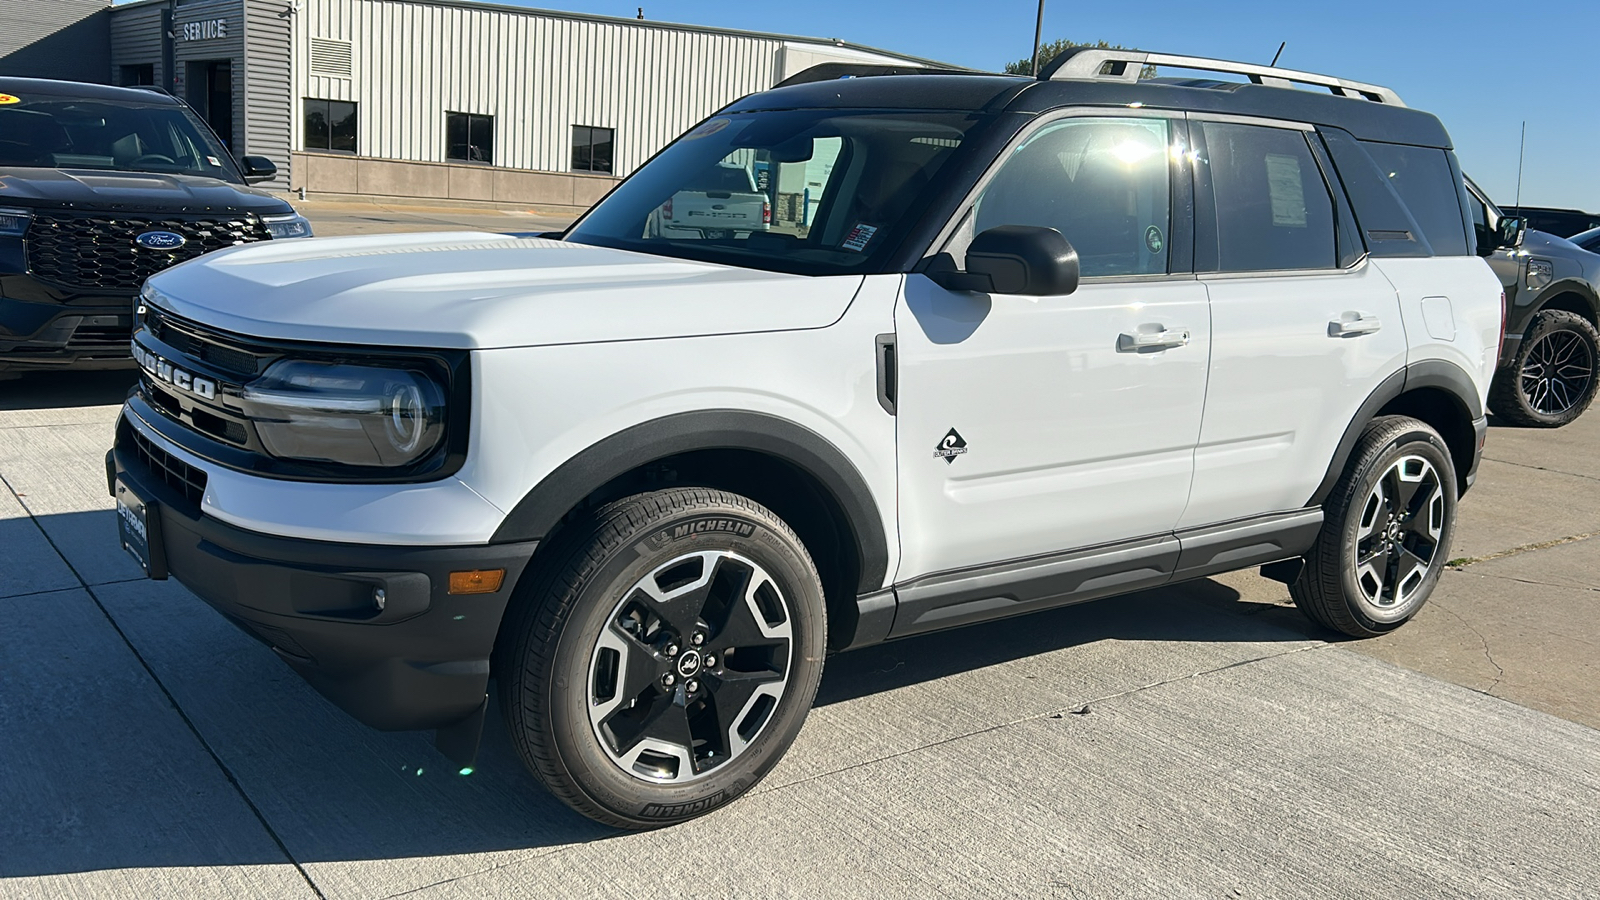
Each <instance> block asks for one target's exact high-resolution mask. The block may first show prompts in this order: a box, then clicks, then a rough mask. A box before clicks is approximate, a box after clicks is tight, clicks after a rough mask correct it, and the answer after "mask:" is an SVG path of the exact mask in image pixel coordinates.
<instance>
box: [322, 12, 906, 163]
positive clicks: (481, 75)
mask: <svg viewBox="0 0 1600 900" xmlns="http://www.w3.org/2000/svg"><path fill="white" fill-rule="evenodd" d="M294 19H295V34H294V67H293V69H294V84H295V88H294V97H293V102H294V108H295V112H294V115H293V116H292V118H293V120H294V121H293V123H292V128H293V132H294V134H293V146H294V147H296V148H299V147H302V146H303V140H302V137H301V134H300V131H301V129H302V127H303V118H304V116H303V112H302V103H301V101H302V99H303V98H307V97H313V98H320V99H329V100H353V101H355V102H356V103H358V104H359V107H358V114H357V119H358V129H359V131H358V136H357V141H358V145H357V146H358V152H359V154H360V155H362V156H376V157H383V158H388V159H400V160H419V161H430V162H443V161H445V134H444V132H445V113H446V112H466V113H478V114H484V115H492V116H494V120H495V135H494V154H493V155H494V164H495V165H497V166H509V167H513V168H521V169H539V170H544V171H554V172H566V171H569V170H570V169H571V158H572V148H571V136H572V126H573V125H591V126H599V127H602V128H612V129H615V133H616V136H615V140H616V144H615V150H614V160H615V174H618V175H624V174H627V173H628V172H630V171H632V170H633V169H634V168H636V167H637V166H639V165H640V164H641V163H643V162H644V161H645V160H646V159H648V158H649V157H650V156H651V155H652V154H654V153H655V152H656V151H657V150H659V149H660V148H661V147H663V146H665V145H666V143H667V142H668V141H670V140H672V139H673V138H674V137H676V136H677V135H679V134H681V133H682V132H683V131H684V130H685V129H687V128H688V127H689V126H691V125H693V124H694V123H695V122H697V121H699V120H700V119H702V118H704V117H705V116H707V115H710V114H711V113H712V112H714V111H715V110H717V109H718V108H720V107H722V106H724V105H726V104H727V103H729V102H731V101H733V100H735V99H737V98H739V97H742V96H744V95H745V94H748V93H751V92H754V91H759V90H764V89H766V88H769V87H771V86H772V85H773V84H774V83H775V82H776V81H778V80H780V79H781V77H782V75H781V74H780V69H779V66H780V61H781V57H782V54H783V50H784V47H785V45H786V41H785V40H784V39H783V38H781V37H777V36H768V35H752V34H739V33H727V32H719V31H707V30H698V29H693V28H686V27H675V26H669V25H662V24H656V23H650V22H638V23H634V22H629V21H626V20H624V21H605V20H596V19H593V18H585V17H578V16H572V17H568V16H561V15H555V14H548V13H540V12H538V11H535V10H527V11H523V10H516V9H506V8H504V7H494V6H472V5H460V4H451V3H427V2H416V0H305V2H304V3H303V5H302V6H301V7H300V11H299V12H298V13H297V14H296V15H295V16H294ZM312 38H323V39H330V40H336V41H348V42H350V44H351V45H352V48H353V52H352V60H351V64H352V65H351V75H350V77H348V78H340V77H333V76H327V75H322V74H316V75H314V74H312V73H311V65H310V62H311V59H310V54H311V49H310V44H311V39H312ZM790 45H791V46H793V44H792V42H790ZM802 46H804V47H805V48H806V49H807V50H809V51H814V52H816V53H818V54H822V55H824V56H832V58H841V56H840V55H834V54H833V48H832V47H830V46H829V45H827V44H825V43H821V42H819V43H817V44H804V45H802ZM842 56H843V58H857V59H859V58H878V59H884V57H870V56H869V55H867V54H861V53H855V52H847V53H845V54H842Z"/></svg>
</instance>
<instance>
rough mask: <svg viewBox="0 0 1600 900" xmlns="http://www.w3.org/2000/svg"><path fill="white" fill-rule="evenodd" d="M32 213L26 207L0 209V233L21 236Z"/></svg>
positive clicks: (7, 235) (8, 235) (26, 228)
mask: <svg viewBox="0 0 1600 900" xmlns="http://www.w3.org/2000/svg"><path fill="white" fill-rule="evenodd" d="M32 218H33V213H32V211H30V210H26V209H0V235H4V236H6V237H21V236H22V233H23V232H25V231H27V230H28V221H29V220H30V219H32Z"/></svg>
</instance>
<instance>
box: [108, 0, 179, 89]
mask: <svg viewBox="0 0 1600 900" xmlns="http://www.w3.org/2000/svg"><path fill="white" fill-rule="evenodd" d="M163 9H164V7H163V6H161V5H160V4H156V3H150V4H139V5H136V6H124V7H118V8H116V9H113V10H112V11H111V73H110V77H111V78H112V79H115V78H116V77H117V73H118V72H119V71H120V69H121V67H122V66H141V65H152V66H154V67H155V71H156V84H158V85H160V86H162V87H168V86H169V85H170V84H171V76H170V73H168V72H166V71H165V70H163V69H162V67H161V12H162V10H163Z"/></svg>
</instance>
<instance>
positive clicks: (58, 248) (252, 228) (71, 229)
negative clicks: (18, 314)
mask: <svg viewBox="0 0 1600 900" xmlns="http://www.w3.org/2000/svg"><path fill="white" fill-rule="evenodd" d="M147 231H170V232H172V233H174V234H179V235H182V236H183V237H184V239H185V240H186V241H187V243H185V244H184V245H183V246H182V247H179V248H177V249H175V250H151V249H148V248H145V247H141V246H139V245H138V244H135V243H134V242H133V239H134V238H136V237H138V236H139V235H141V234H143V233H145V232H147ZM269 237H270V235H269V234H268V233H267V229H266V226H264V225H262V224H261V223H260V222H259V221H257V220H256V219H255V218H254V217H251V216H233V217H230V218H223V219H202V218H187V217H183V218H178V217H173V218H148V217H136V216H117V215H111V214H95V213H75V212H65V211H47V212H40V213H37V214H35V215H34V217H33V222H32V224H30V225H29V226H28V237H27V251H28V271H29V272H31V273H32V274H33V275H34V277H36V278H39V279H40V280H42V281H48V282H51V283H53V284H58V285H61V286H63V287H70V288H91V289H93V288H99V289H110V290H127V291H135V290H138V289H139V286H140V285H141V284H143V283H144V280H145V279H146V278H149V277H150V276H151V275H154V274H155V273H157V272H159V271H161V270H162V269H165V268H167V267H168V266H172V265H176V264H177V263H181V262H184V261H185V260H190V259H194V258H195V257H197V256H199V255H201V254H202V253H209V252H211V251H212V250H221V249H222V248H224V247H232V246H234V245H236V244H248V243H253V242H255V241H264V240H267V239H268V238H269Z"/></svg>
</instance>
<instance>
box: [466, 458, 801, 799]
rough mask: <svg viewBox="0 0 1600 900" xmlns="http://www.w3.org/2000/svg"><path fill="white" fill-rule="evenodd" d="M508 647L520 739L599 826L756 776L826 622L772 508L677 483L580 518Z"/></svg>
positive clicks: (504, 652)
mask: <svg viewBox="0 0 1600 900" xmlns="http://www.w3.org/2000/svg"><path fill="white" fill-rule="evenodd" d="M540 557H541V558H540V560H539V563H538V567H537V569H535V570H534V572H533V578H531V579H530V580H529V581H528V587H527V589H526V590H523V589H522V588H521V587H519V589H518V596H517V597H516V599H515V600H514V601H513V602H514V604H515V608H514V610H513V612H512V613H511V615H510V616H509V617H508V619H507V622H506V625H505V630H504V632H503V633H502V637H501V645H500V647H499V648H498V651H499V652H498V654H497V659H496V671H497V676H498V678H499V683H500V700H501V707H502V712H503V713H504V715H505V719H506V725H507V728H508V730H509V731H510V733H511V738H512V742H513V743H514V744H515V745H516V748H517V751H518V753H519V754H520V755H521V757H522V760H523V762H524V763H525V764H526V765H527V766H528V768H529V769H530V770H531V771H532V772H533V773H534V774H535V775H536V776H537V777H538V778H539V780H540V781H541V782H543V783H544V785H545V787H547V788H548V789H549V790H550V792H551V793H552V794H554V795H555V796H556V797H558V798H559V799H561V800H562V801H564V802H565V803H567V804H568V805H569V806H571V807H572V808H573V809H575V810H577V811H578V812H580V813H583V814H584V815H586V816H589V817H590V818H592V819H595V820H596V821H599V822H602V823H605V824H607V825H612V826H616V827H618V828H653V827H659V826H662V825H670V824H673V823H675V822H682V821H685V820H688V819H692V818H695V817H696V816H700V815H703V814H705V813H707V812H710V811H711V810H713V809H716V808H717V807H719V806H721V805H723V804H725V803H727V802H729V801H731V800H733V799H734V798H735V797H738V796H739V795H740V794H742V793H744V792H745V791H746V790H748V789H749V788H750V787H752V786H753V785H755V784H756V783H757V782H758V781H760V780H761V779H762V777H763V776H765V775H766V773H767V772H768V771H769V770H770V769H771V768H772V767H773V766H774V765H775V764H776V763H777V761H778V759H779V758H780V757H782V756H783V753H784V751H785V750H787V749H788V747H789V745H790V744H791V743H792V742H793V741H794V738H795V736H796V735H797V734H799V732H800V727H801V725H802V724H803V723H804V722H805V718H806V714H807V712H809V710H810V708H811V701H812V699H813V698H814V697H815V695H816V690H817V684H818V682H819V681H820V679H821V677H822V660H823V653H824V647H825V645H826V634H827V622H826V618H825V617H826V612H825V605H824V603H823V593H822V584H821V581H820V579H819V578H818V577H817V571H816V568H815V566H813V565H812V562H811V558H810V556H808V555H807V553H806V549H805V546H804V545H803V544H802V543H801V542H800V539H799V538H798V537H797V536H796V535H795V533H794V531H792V530H791V529H790V528H789V527H788V525H786V524H785V523H784V522H783V521H782V520H781V519H779V518H778V517H777V516H776V515H774V514H773V513H772V512H771V511H770V510H768V509H766V508H765V507H763V506H761V505H759V504H757V503H755V502H754V501H752V500H749V499H747V498H745V497H741V496H738V495H736V494H730V493H726V492H723V491H717V490H710V489H705V488H684V489H674V490H664V491H655V492H652V493H647V494H638V495H635V496H632V497H627V498H625V499H622V500H618V501H616V502H614V503H610V504H608V505H606V506H603V507H601V508H600V509H598V510H596V511H595V512H594V513H593V514H592V515H590V516H588V517H586V518H584V519H581V520H578V521H576V522H572V523H570V524H568V525H567V526H565V527H564V528H563V529H562V530H561V531H560V532H558V533H557V534H556V535H555V536H554V537H553V538H552V540H551V542H550V545H549V546H548V547H546V548H542V549H541V551H540Z"/></svg>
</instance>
